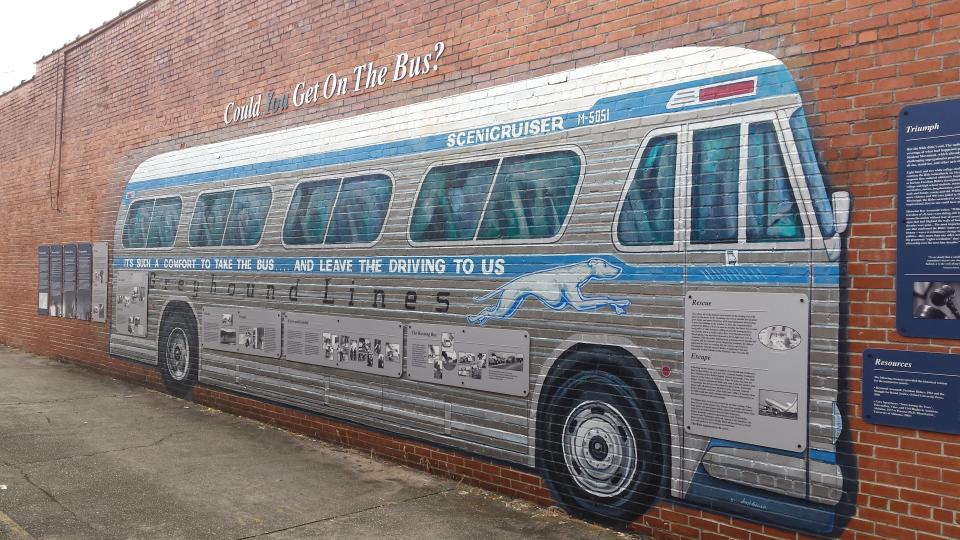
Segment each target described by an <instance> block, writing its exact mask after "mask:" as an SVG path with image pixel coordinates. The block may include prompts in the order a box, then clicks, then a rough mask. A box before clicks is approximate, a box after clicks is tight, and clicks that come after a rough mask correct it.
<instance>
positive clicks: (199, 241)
mask: <svg viewBox="0 0 960 540" xmlns="http://www.w3.org/2000/svg"><path fill="white" fill-rule="evenodd" d="M232 201H233V192H232V191H218V192H215V193H204V194H203V195H200V197H199V198H198V199H197V207H196V209H194V211H193V222H192V223H191V224H190V245H191V246H193V247H206V246H219V245H220V244H221V243H223V231H224V230H225V229H226V228H227V216H228V215H229V214H230V203H231V202H232Z"/></svg>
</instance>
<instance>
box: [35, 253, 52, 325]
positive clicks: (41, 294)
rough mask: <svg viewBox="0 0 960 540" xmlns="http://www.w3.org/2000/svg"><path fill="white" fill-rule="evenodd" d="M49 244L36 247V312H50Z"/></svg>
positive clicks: (43, 313) (41, 313)
mask: <svg viewBox="0 0 960 540" xmlns="http://www.w3.org/2000/svg"><path fill="white" fill-rule="evenodd" d="M49 305H50V246H40V247H38V248H37V313H38V314H40V315H47V314H48V313H49V312H50V309H49Z"/></svg>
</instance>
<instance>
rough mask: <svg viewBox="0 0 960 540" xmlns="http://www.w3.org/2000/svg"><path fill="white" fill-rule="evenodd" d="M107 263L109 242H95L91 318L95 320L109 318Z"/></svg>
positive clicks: (108, 272) (108, 271) (101, 320)
mask: <svg viewBox="0 0 960 540" xmlns="http://www.w3.org/2000/svg"><path fill="white" fill-rule="evenodd" d="M107 263H108V261H107V243H106V242H96V243H94V244H93V275H92V277H91V281H92V284H91V293H90V295H91V302H90V303H91V308H90V318H91V319H92V320H93V321H95V322H106V320H107V278H108V276H109V275H110V270H109V268H107Z"/></svg>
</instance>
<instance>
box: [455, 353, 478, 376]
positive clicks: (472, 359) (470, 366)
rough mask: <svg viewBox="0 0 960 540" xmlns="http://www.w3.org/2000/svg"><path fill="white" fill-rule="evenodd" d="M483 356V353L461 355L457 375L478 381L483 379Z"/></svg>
mask: <svg viewBox="0 0 960 540" xmlns="http://www.w3.org/2000/svg"><path fill="white" fill-rule="evenodd" d="M482 354H483V353H480V354H473V353H460V357H459V358H458V360H457V364H458V365H459V366H460V367H459V368H458V369H457V374H458V375H460V376H461V377H469V378H471V379H476V380H480V379H482V378H483V368H481V367H480V363H481V360H480V357H481V356H482Z"/></svg>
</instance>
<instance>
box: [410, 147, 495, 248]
mask: <svg viewBox="0 0 960 540" xmlns="http://www.w3.org/2000/svg"><path fill="white" fill-rule="evenodd" d="M498 164H499V161H498V160H489V161H476V162H473V163H458V164H456V165H442V166H439V167H434V168H432V169H430V172H428V173H427V176H426V178H424V180H423V186H422V187H421V188H420V195H419V196H418V197H417V204H416V206H415V207H414V209H413V220H412V221H411V223H410V238H411V240H413V241H414V242H438V241H439V242H442V241H470V240H473V237H474V235H475V234H476V231H477V224H478V223H480V215H481V213H482V212H483V206H484V203H485V201H486V199H487V195H488V194H489V193H490V183H491V182H493V175H494V173H496V171H497V166H498Z"/></svg>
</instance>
